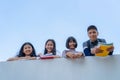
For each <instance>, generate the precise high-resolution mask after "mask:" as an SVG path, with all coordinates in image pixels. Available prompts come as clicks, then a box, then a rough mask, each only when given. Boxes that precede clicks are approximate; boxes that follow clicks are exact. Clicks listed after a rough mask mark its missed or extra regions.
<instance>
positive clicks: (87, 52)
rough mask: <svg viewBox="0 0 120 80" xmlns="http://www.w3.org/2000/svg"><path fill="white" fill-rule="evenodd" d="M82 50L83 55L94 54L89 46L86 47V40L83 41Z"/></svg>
mask: <svg viewBox="0 0 120 80" xmlns="http://www.w3.org/2000/svg"><path fill="white" fill-rule="evenodd" d="M83 52H84V55H85V56H94V54H91V51H90V48H89V47H88V44H87V42H84V43H83Z"/></svg>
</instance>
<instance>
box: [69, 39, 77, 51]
mask: <svg viewBox="0 0 120 80" xmlns="http://www.w3.org/2000/svg"><path fill="white" fill-rule="evenodd" d="M75 45H76V43H75V42H74V41H73V40H70V42H69V48H70V49H75Z"/></svg>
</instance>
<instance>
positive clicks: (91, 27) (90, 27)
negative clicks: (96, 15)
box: [87, 25, 98, 32]
mask: <svg viewBox="0 0 120 80" xmlns="http://www.w3.org/2000/svg"><path fill="white" fill-rule="evenodd" d="M91 29H95V30H96V31H98V30H97V27H96V26H95V25H90V26H88V28H87V32H88V31H89V30H91Z"/></svg>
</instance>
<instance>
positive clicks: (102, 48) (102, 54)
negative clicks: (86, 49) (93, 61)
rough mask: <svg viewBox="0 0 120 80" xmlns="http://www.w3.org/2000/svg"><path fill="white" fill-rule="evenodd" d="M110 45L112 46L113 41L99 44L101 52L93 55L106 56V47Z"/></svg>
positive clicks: (107, 52)
mask: <svg viewBox="0 0 120 80" xmlns="http://www.w3.org/2000/svg"><path fill="white" fill-rule="evenodd" d="M112 46H113V43H109V44H100V45H99V47H98V48H99V49H101V50H103V52H101V53H96V54H95V56H102V57H105V56H108V54H109V51H107V49H108V48H110V47H112Z"/></svg>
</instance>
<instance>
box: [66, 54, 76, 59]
mask: <svg viewBox="0 0 120 80" xmlns="http://www.w3.org/2000/svg"><path fill="white" fill-rule="evenodd" d="M66 56H67V57H68V58H72V59H74V58H75V55H74V54H73V53H71V52H67V53H66Z"/></svg>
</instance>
